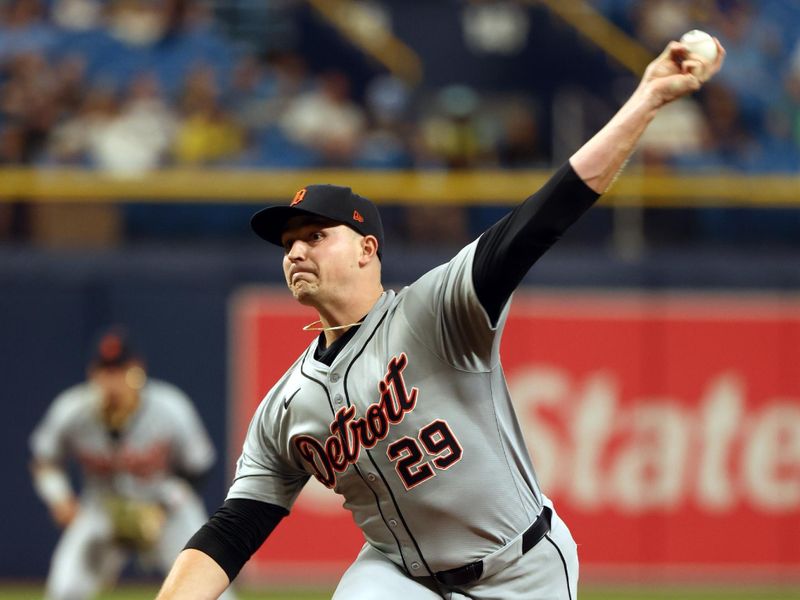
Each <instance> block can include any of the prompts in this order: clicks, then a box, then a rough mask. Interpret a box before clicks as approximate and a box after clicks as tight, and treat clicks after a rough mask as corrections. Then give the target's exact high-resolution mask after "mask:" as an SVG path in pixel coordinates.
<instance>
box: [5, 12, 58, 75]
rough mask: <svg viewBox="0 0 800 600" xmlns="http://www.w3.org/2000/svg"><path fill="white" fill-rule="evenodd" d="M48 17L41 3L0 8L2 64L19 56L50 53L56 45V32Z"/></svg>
mask: <svg viewBox="0 0 800 600" xmlns="http://www.w3.org/2000/svg"><path fill="white" fill-rule="evenodd" d="M44 17H45V12H44V7H43V6H42V3H41V1H40V0H10V1H6V2H3V3H2V4H0V61H3V60H7V59H9V58H13V57H15V56H17V55H18V54H30V53H34V54H39V53H44V52H47V51H48V50H49V49H50V48H51V47H52V46H53V45H54V44H55V42H56V32H55V29H54V27H53V26H52V25H51V24H50V23H48V22H47V20H46V19H45V18H44Z"/></svg>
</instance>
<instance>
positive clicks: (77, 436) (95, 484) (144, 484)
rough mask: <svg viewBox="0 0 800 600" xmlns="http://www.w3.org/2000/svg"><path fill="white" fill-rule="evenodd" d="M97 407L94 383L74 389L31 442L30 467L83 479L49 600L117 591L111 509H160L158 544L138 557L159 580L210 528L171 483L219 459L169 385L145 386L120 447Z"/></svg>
mask: <svg viewBox="0 0 800 600" xmlns="http://www.w3.org/2000/svg"><path fill="white" fill-rule="evenodd" d="M99 405H100V397H99V392H98V390H97V389H96V388H95V387H94V385H93V384H92V383H82V384H79V385H76V386H73V387H71V388H69V389H67V390H66V391H64V392H62V393H61V394H60V395H59V396H58V397H57V398H56V399H55V400H54V402H53V404H52V405H51V406H50V408H49V409H48V411H47V413H46V414H45V416H44V418H43V419H42V421H41V422H40V423H39V425H38V426H37V427H36V429H35V430H34V431H33V433H32V435H31V439H30V443H31V449H32V452H33V456H34V458H35V459H37V460H39V461H43V462H48V463H55V464H62V463H65V462H66V461H67V460H68V459H72V458H74V459H76V460H77V462H78V463H79V465H80V466H81V471H82V474H83V488H82V490H81V496H80V510H79V512H78V514H77V516H76V517H75V519H74V520H73V521H72V523H70V525H69V526H68V527H67V529H66V530H65V531H64V533H63V535H62V536H61V539H60V540H59V542H58V545H57V546H56V549H55V552H54V554H53V559H52V563H51V567H50V573H49V576H48V579H47V598H48V599H50V600H61V599H63V600H80V599H86V598H91V597H93V596H95V595H96V594H97V593H98V592H99V591H100V590H101V589H102V588H103V587H104V586H107V585H109V583H113V582H114V581H115V579H116V577H117V575H118V574H119V571H120V570H121V569H122V567H123V566H124V564H125V561H126V559H127V558H128V555H129V549H128V548H124V547H121V546H120V545H119V544H118V543H116V542H115V540H114V534H115V533H114V526H113V522H112V521H113V519H112V517H111V515H110V513H109V510H108V507H109V501H111V502H114V501H136V502H147V503H156V504H158V505H160V506H161V507H163V508H164V509H165V514H166V520H165V521H164V523H163V528H162V530H161V533H160V535H159V536H158V540H157V542H156V543H155V545H154V546H153V547H152V548H150V549H148V551H147V552H145V553H142V555H141V559H142V560H143V561H144V562H146V563H149V564H152V565H153V566H155V567H157V568H158V569H159V570H161V571H163V572H166V571H168V570H169V567H170V566H171V565H172V562H173V561H174V560H175V557H176V556H177V555H178V553H179V552H180V550H181V548H182V547H183V545H184V544H185V543H186V540H187V539H189V537H190V536H191V535H192V534H193V533H194V532H195V531H196V530H197V528H198V527H200V526H201V525H202V524H203V523H204V522H205V520H206V518H207V515H206V512H205V508H204V507H203V504H202V502H201V500H200V498H199V497H198V496H197V494H196V493H195V492H194V490H193V489H192V488H191V486H190V485H189V484H188V483H187V482H186V481H185V480H184V479H182V478H180V477H178V476H176V474H175V473H176V471H180V472H181V473H185V474H189V475H191V474H198V473H204V472H205V471H206V470H207V469H208V468H209V467H210V466H211V465H212V463H213V462H214V458H215V452H214V449H213V446H212V445H211V441H210V439H209V437H208V434H207V433H206V430H205V428H204V427H203V425H202V422H201V420H200V418H199V416H198V415H197V413H196V411H195V409H194V407H193V406H192V404H191V402H190V400H189V398H188V397H186V395H185V394H184V393H183V392H181V391H180V390H179V389H178V388H176V387H175V386H173V385H171V384H168V383H165V382H162V381H158V380H153V379H149V380H148V382H147V384H146V385H145V386H144V388H143V389H142V391H141V403H140V405H139V407H138V409H137V410H136V413H134V415H133V416H132V418H131V422H130V425H129V427H128V428H127V429H126V431H125V432H124V434H123V436H122V437H121V439H120V440H119V441H114V440H113V439H112V437H111V436H110V435H109V432H108V429H107V427H106V425H105V424H104V423H103V421H102V420H101V419H100V417H99ZM226 594H227V595H226V596H225V597H227V598H232V597H233V596H232V592H226Z"/></svg>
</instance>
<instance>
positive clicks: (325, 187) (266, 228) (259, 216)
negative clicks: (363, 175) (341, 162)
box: [250, 184, 383, 258]
mask: <svg viewBox="0 0 800 600" xmlns="http://www.w3.org/2000/svg"><path fill="white" fill-rule="evenodd" d="M297 216H318V217H324V218H326V219H332V220H334V221H339V222H340V223H343V224H345V225H347V226H348V227H350V228H351V229H354V230H355V231H357V232H358V233H360V234H361V235H374V236H375V238H377V240H378V258H382V256H383V223H382V222H381V216H380V213H378V207H377V206H375V205H374V204H373V203H372V202H370V201H369V200H367V199H366V198H364V197H362V196H359V195H358V194H356V193H354V192H353V190H352V189H350V188H349V187H343V186H339V185H329V184H321V185H309V186H306V187H304V188H303V189H301V190H299V191H298V192H297V193H296V194H295V195H294V198H293V199H292V201H291V202H290V203H289V204H288V205H278V206H268V207H267V208H264V209H262V210H260V211H258V212H257V213H256V214H254V215H253V217H252V218H251V219H250V226H251V227H252V228H253V231H255V232H256V233H257V234H258V236H259V237H261V238H262V239H265V240H267V241H268V242H271V243H273V244H276V245H278V246H283V244H281V235H282V234H283V232H284V230H285V229H286V224H287V223H288V222H289V219H291V218H292V217H297Z"/></svg>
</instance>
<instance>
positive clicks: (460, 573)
mask: <svg viewBox="0 0 800 600" xmlns="http://www.w3.org/2000/svg"><path fill="white" fill-rule="evenodd" d="M552 516H553V511H552V510H550V507H548V506H545V507H544V508H542V514H540V515H539V517H538V518H537V519H536V520H535V521H534V522H533V525H531V526H530V527H528V529H527V531H526V532H525V533H523V534H522V554H525V553H526V552H527V551H528V550H530V549H531V548H533V547H534V546H535V545H536V544H538V543H539V540H541V539H542V538H543V537H544V536H545V534H546V533H547V532H548V531H550V519H551V518H552ZM434 575H435V577H436V580H437V581H438V582H439V583H443V584H444V585H449V586H459V585H467V584H468V583H472V582H473V581H477V580H478V579H480V578H481V575H483V561H482V560H476V561H475V562H473V563H470V564H468V565H464V566H463V567H457V568H455V569H448V570H447V571H439V572H438V573H435V574H434Z"/></svg>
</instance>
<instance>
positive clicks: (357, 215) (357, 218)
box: [353, 210, 364, 223]
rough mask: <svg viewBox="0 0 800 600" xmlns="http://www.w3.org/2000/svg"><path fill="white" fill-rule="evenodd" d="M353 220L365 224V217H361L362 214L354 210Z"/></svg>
mask: <svg viewBox="0 0 800 600" xmlns="http://www.w3.org/2000/svg"><path fill="white" fill-rule="evenodd" d="M353 220H354V221H358V222H359V223H363V222H364V217H362V216H361V213H360V212H358V211H357V210H354V211H353Z"/></svg>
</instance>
